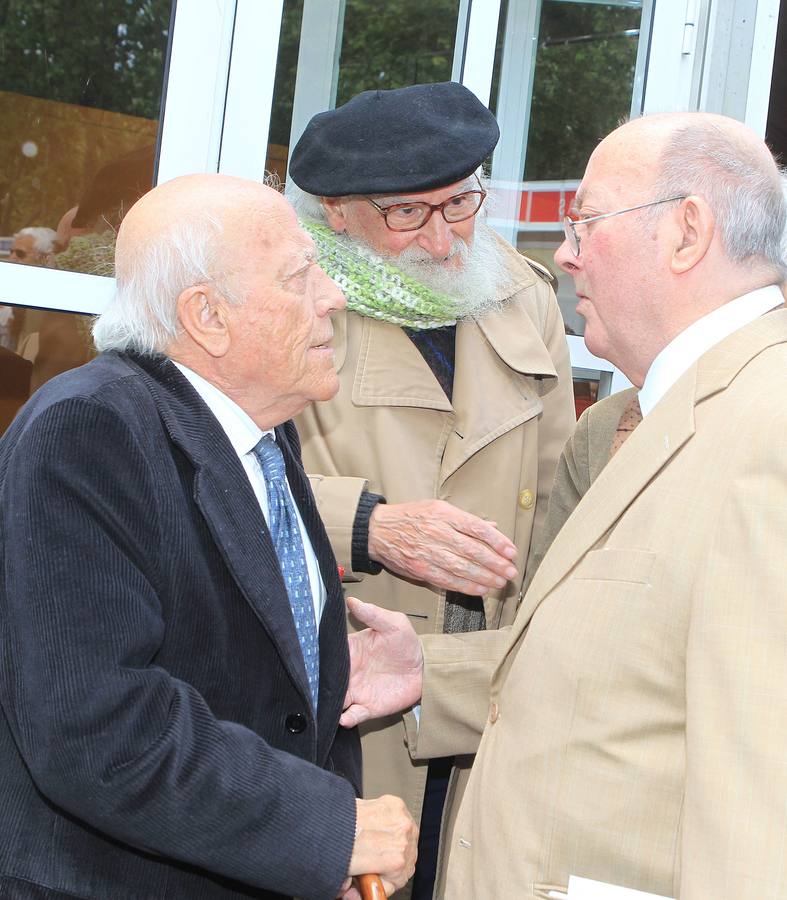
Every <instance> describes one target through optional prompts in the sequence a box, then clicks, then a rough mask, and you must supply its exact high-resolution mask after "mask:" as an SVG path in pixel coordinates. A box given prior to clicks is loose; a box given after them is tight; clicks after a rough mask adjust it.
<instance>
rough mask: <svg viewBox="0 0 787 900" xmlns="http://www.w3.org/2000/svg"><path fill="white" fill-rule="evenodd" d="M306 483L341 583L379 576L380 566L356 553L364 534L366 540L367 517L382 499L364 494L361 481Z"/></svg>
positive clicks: (327, 478) (322, 478)
mask: <svg viewBox="0 0 787 900" xmlns="http://www.w3.org/2000/svg"><path fill="white" fill-rule="evenodd" d="M309 483H310V484H311V489H312V492H313V494H314V498H315V500H316V501H317V509H318V510H319V513H320V518H321V519H322V521H323V524H324V525H325V530H326V532H327V533H328V539H329V540H330V542H331V547H332V549H333V554H334V556H335V557H336V562H337V563H338V564H339V565H340V566H341V567H342V568H343V569H344V578H343V580H344V581H362V580H363V576H364V575H376V574H377V573H378V572H380V571H381V569H382V567H381V566H380V565H378V564H377V563H375V562H374V561H373V560H370V559H369V557H368V556H367V555H366V554H365V553H361V552H359V550H360V548H359V541H360V542H362V540H363V534H364V533H365V534H366V537H367V540H368V534H369V516H370V515H371V512H372V509H373V508H374V506H375V505H376V504H377V503H381V502H383V503H384V502H385V500H384V498H383V497H381V496H380V495H379V494H373V493H370V492H369V491H367V485H368V482H367V480H366V479H365V478H353V477H349V476H342V475H312V474H310V475H309ZM370 501H373V502H370Z"/></svg>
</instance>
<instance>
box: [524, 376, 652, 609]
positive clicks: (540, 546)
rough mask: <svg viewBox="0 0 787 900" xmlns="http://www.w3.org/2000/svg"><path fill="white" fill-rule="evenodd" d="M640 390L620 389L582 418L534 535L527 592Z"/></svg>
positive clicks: (603, 462) (606, 457) (560, 462)
mask: <svg viewBox="0 0 787 900" xmlns="http://www.w3.org/2000/svg"><path fill="white" fill-rule="evenodd" d="M636 393H637V389H636V388H633V387H632V388H628V389H627V390H625V391H619V392H618V393H617V394H612V395H611V396H609V397H605V398H604V399H603V400H599V401H598V403H594V404H593V405H592V406H589V407H588V408H587V409H586V410H585V411H584V412H583V413H582V415H581V416H580V417H579V419H578V421H577V427H576V428H575V430H574V433H573V434H572V435H571V437H570V438H569V439H568V441H567V442H566V446H565V447H564V448H563V452H562V453H561V454H560V459H559V460H558V463H557V469H556V471H555V482H554V484H553V485H552V491H551V493H550V495H549V506H548V507H547V514H546V518H545V519H544V524H543V525H542V526H541V528H540V529H539V531H538V534H535V535H533V551H532V553H531V556H530V561H529V563H528V566H527V572H526V573H525V580H524V583H523V589H524V590H525V591H526V590H527V589H528V587H530V582H531V581H532V580H533V578H534V577H535V574H536V572H537V571H538V567H539V566H540V565H541V561H542V560H543V558H544V555H545V554H546V552H547V550H549V548H550V547H551V546H552V542H553V541H554V540H555V538H556V537H557V535H558V532H559V531H560V529H561V528H562V527H563V526H564V525H565V523H566V520H567V519H568V517H569V516H570V515H571V513H572V512H574V509H575V508H576V506H577V504H578V503H579V501H580V500H581V499H582V498H583V497H584V496H585V494H586V493H587V492H588V490H589V489H590V485H591V484H593V482H594V481H595V480H596V479H597V478H598V476H599V475H600V474H601V470H602V469H603V468H604V466H605V465H606V464H607V462H608V461H609V451H610V448H611V447H612V441H613V439H614V437H615V433H616V432H617V428H618V423H619V422H620V417H621V416H622V415H623V410H624V409H625V408H626V406H627V405H628V403H629V401H630V400H631V399H632V398H633V397H634V396H635V395H636Z"/></svg>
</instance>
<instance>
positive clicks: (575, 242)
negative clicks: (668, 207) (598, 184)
mask: <svg viewBox="0 0 787 900" xmlns="http://www.w3.org/2000/svg"><path fill="white" fill-rule="evenodd" d="M685 199H686V195H685V194H684V195H683V196H681V197H665V198H664V199H663V200H651V201H650V202H649V203H640V204H639V205H638V206H627V207H626V208H625V209H618V210H616V211H615V212H608V213H601V215H600V216H588V218H587V219H576V218H574V217H573V216H572V215H571V214H569V215H567V216H564V217H563V233H564V234H565V236H566V241H568V246H569V247H571V252H572V253H573V254H574V256H579V246H580V244H579V235H578V234H577V228H576V226H577V225H589V224H590V223H591V222H598V221H599V219H611V218H612V217H613V216H619V215H622V214H623V213H627V212H634V210H635V209H645V208H646V207H648V206H658V205H659V203H672V201H673V200H685Z"/></svg>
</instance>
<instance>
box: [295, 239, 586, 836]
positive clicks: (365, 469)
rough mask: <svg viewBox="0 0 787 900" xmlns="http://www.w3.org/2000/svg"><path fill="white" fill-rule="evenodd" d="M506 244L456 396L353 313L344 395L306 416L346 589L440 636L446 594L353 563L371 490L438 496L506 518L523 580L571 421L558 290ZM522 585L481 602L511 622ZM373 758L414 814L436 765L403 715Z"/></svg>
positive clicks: (321, 504) (380, 328) (382, 735)
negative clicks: (355, 532) (410, 734)
mask: <svg viewBox="0 0 787 900" xmlns="http://www.w3.org/2000/svg"><path fill="white" fill-rule="evenodd" d="M501 247H502V249H503V251H504V252H505V254H506V258H507V259H508V260H509V264H510V274H511V278H510V281H509V283H508V284H507V285H506V287H505V290H504V291H503V292H502V293H501V296H500V298H499V299H500V300H501V309H500V311H498V312H493V313H489V314H487V315H485V316H483V317H481V318H479V319H478V321H475V320H466V321H463V322H461V323H460V324H459V325H458V326H457V329H456V358H455V376H454V387H453V399H452V402H449V400H448V398H447V397H446V395H445V393H444V392H443V390H442V388H441V387H440V385H439V383H438V381H437V379H436V378H435V376H434V375H433V374H432V372H431V370H430V368H429V366H428V364H427V363H426V361H425V360H424V358H423V357H422V356H421V353H420V352H419V351H418V349H417V348H416V346H415V345H414V344H413V342H412V341H411V340H410V339H409V338H408V337H407V335H406V334H405V333H404V331H403V330H402V329H401V328H399V327H398V326H396V325H392V324H390V323H387V322H380V321H377V320H375V319H371V318H365V317H361V316H359V315H358V314H356V313H352V312H347V313H342V314H339V315H338V316H336V317H335V318H334V325H335V331H336V334H335V339H334V346H335V350H336V364H337V367H338V369H339V378H340V381H341V387H340V390H339V393H338V394H337V396H336V397H335V398H334V399H333V400H330V401H328V402H324V403H314V404H311V405H310V406H309V407H308V408H307V409H305V410H304V411H303V413H301V414H300V415H299V416H298V418H297V419H296V423H297V426H298V432H299V434H300V436H301V442H302V449H303V461H304V465H305V467H306V470H307V471H308V472H311V473H320V474H319V475H315V476H313V477H312V487H313V489H314V493H315V496H316V498H317V504H318V508H319V511H320V515H321V517H322V519H323V521H324V523H325V526H326V530H327V532H328V536H329V538H330V540H331V544H332V545H333V549H334V552H335V554H336V557H337V560H338V561H339V563H340V564H341V565H342V566H344V568H345V572H346V576H347V577H349V578H353V577H357V578H360V579H363V580H362V581H360V582H359V583H357V584H350V585H347V590H348V593H352V594H353V595H354V596H357V597H360V598H361V599H363V600H369V601H371V602H373V603H377V604H379V605H381V606H385V607H386V608H388V609H393V610H398V611H400V612H403V613H405V614H406V615H407V616H408V617H409V618H410V621H411V622H412V623H413V625H414V626H415V628H416V630H417V631H419V633H423V634H428V633H432V632H442V630H443V614H444V609H445V594H444V592H442V591H437V590H433V589H432V588H431V587H429V586H427V585H424V584H420V583H414V582H412V581H409V580H407V579H404V578H399V577H397V576H395V575H393V574H391V573H389V572H386V571H383V572H382V573H380V574H379V575H375V576H367V577H365V578H364V576H363V574H359V573H355V572H353V570H352V566H351V552H350V541H351V535H352V524H353V519H354V517H355V511H356V507H357V505H358V497H359V494H360V492H361V490H362V489H363V488H364V487H365V486H368V488H369V490H371V491H373V492H376V493H380V494H384V495H385V496H386V497H387V499H388V502H389V503H400V502H403V501H408V500H422V499H429V498H439V499H441V500H446V501H448V502H450V503H452V504H454V505H455V506H458V507H460V508H461V509H464V510H467V511H469V512H472V513H474V514H475V515H477V516H481V517H482V518H487V519H490V520H492V521H494V522H497V525H498V528H499V529H500V530H501V531H502V532H503V533H504V534H506V535H507V536H508V537H509V538H510V539H511V540H512V541H514V543H515V544H516V546H517V549H518V556H517V558H516V559H515V560H514V564H515V565H516V566H517V569H518V571H519V573H520V575H521V573H523V572H524V571H525V565H526V560H527V558H528V554H529V553H530V551H531V549H532V548H531V536H532V535H534V534H537V533H538V531H539V529H540V525H541V522H543V519H544V516H545V515H546V508H547V499H548V497H549V491H550V488H551V486H552V480H553V477H554V472H555V466H556V464H557V460H558V457H559V456H560V452H561V450H562V448H563V446H564V444H565V442H566V439H567V438H568V436H569V434H570V433H571V431H572V429H573V427H574V424H575V422H574V407H573V393H572V382H571V368H570V361H569V356H568V348H567V345H566V339H565V334H564V328H563V320H562V318H561V316H560V311H559V309H558V305H557V301H556V300H555V295H554V293H553V292H552V290H551V289H550V288H549V286H548V285H547V284H545V283H544V281H543V280H542V279H541V278H539V277H538V276H537V275H536V274H535V273H534V272H533V270H532V269H531V268H530V266H529V265H528V264H527V263H526V262H525V260H524V259H522V257H521V256H519V254H517V253H516V252H515V251H514V250H513V249H511V248H510V247H509V246H508V245H507V244H505V243H504V242H502V241H501ZM502 301H505V302H504V303H503V302H502ZM520 587H521V578H518V579H515V580H512V581H510V582H508V583H507V584H506V585H505V586H504V587H503V588H502V589H500V590H494V591H490V592H489V594H488V595H487V596H486V597H485V599H484V606H485V612H486V622H487V627H488V628H490V629H492V628H497V627H498V626H499V625H507V624H510V623H511V622H513V620H514V615H515V613H516V609H517V606H518V604H519V599H520ZM363 753H364V793H365V795H366V796H368V797H377V796H379V795H380V794H396V795H398V796H400V797H403V798H404V799H405V801H406V802H407V804H408V806H409V808H410V811H411V812H412V814H413V816H414V817H415V819H416V821H418V820H419V818H420V815H421V805H422V800H423V791H424V783H425V780H426V764H425V763H413V762H412V760H411V759H410V756H409V754H408V752H407V748H406V747H405V745H404V731H403V728H402V721H401V716H392V717H390V718H389V719H386V720H382V721H379V722H375V723H372V724H371V725H370V726H367V727H366V728H364V729H363ZM469 762H470V761H469V760H467V761H462V763H461V764H462V765H463V766H464V767H465V769H466V768H467V767H469Z"/></svg>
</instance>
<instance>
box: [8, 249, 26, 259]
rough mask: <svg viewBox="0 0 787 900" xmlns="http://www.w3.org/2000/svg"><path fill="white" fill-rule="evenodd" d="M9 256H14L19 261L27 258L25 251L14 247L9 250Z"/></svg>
mask: <svg viewBox="0 0 787 900" xmlns="http://www.w3.org/2000/svg"><path fill="white" fill-rule="evenodd" d="M11 256H16V257H17V258H19V259H25V258H26V257H27V250H17V249H15V248H14V247H12V248H11Z"/></svg>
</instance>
